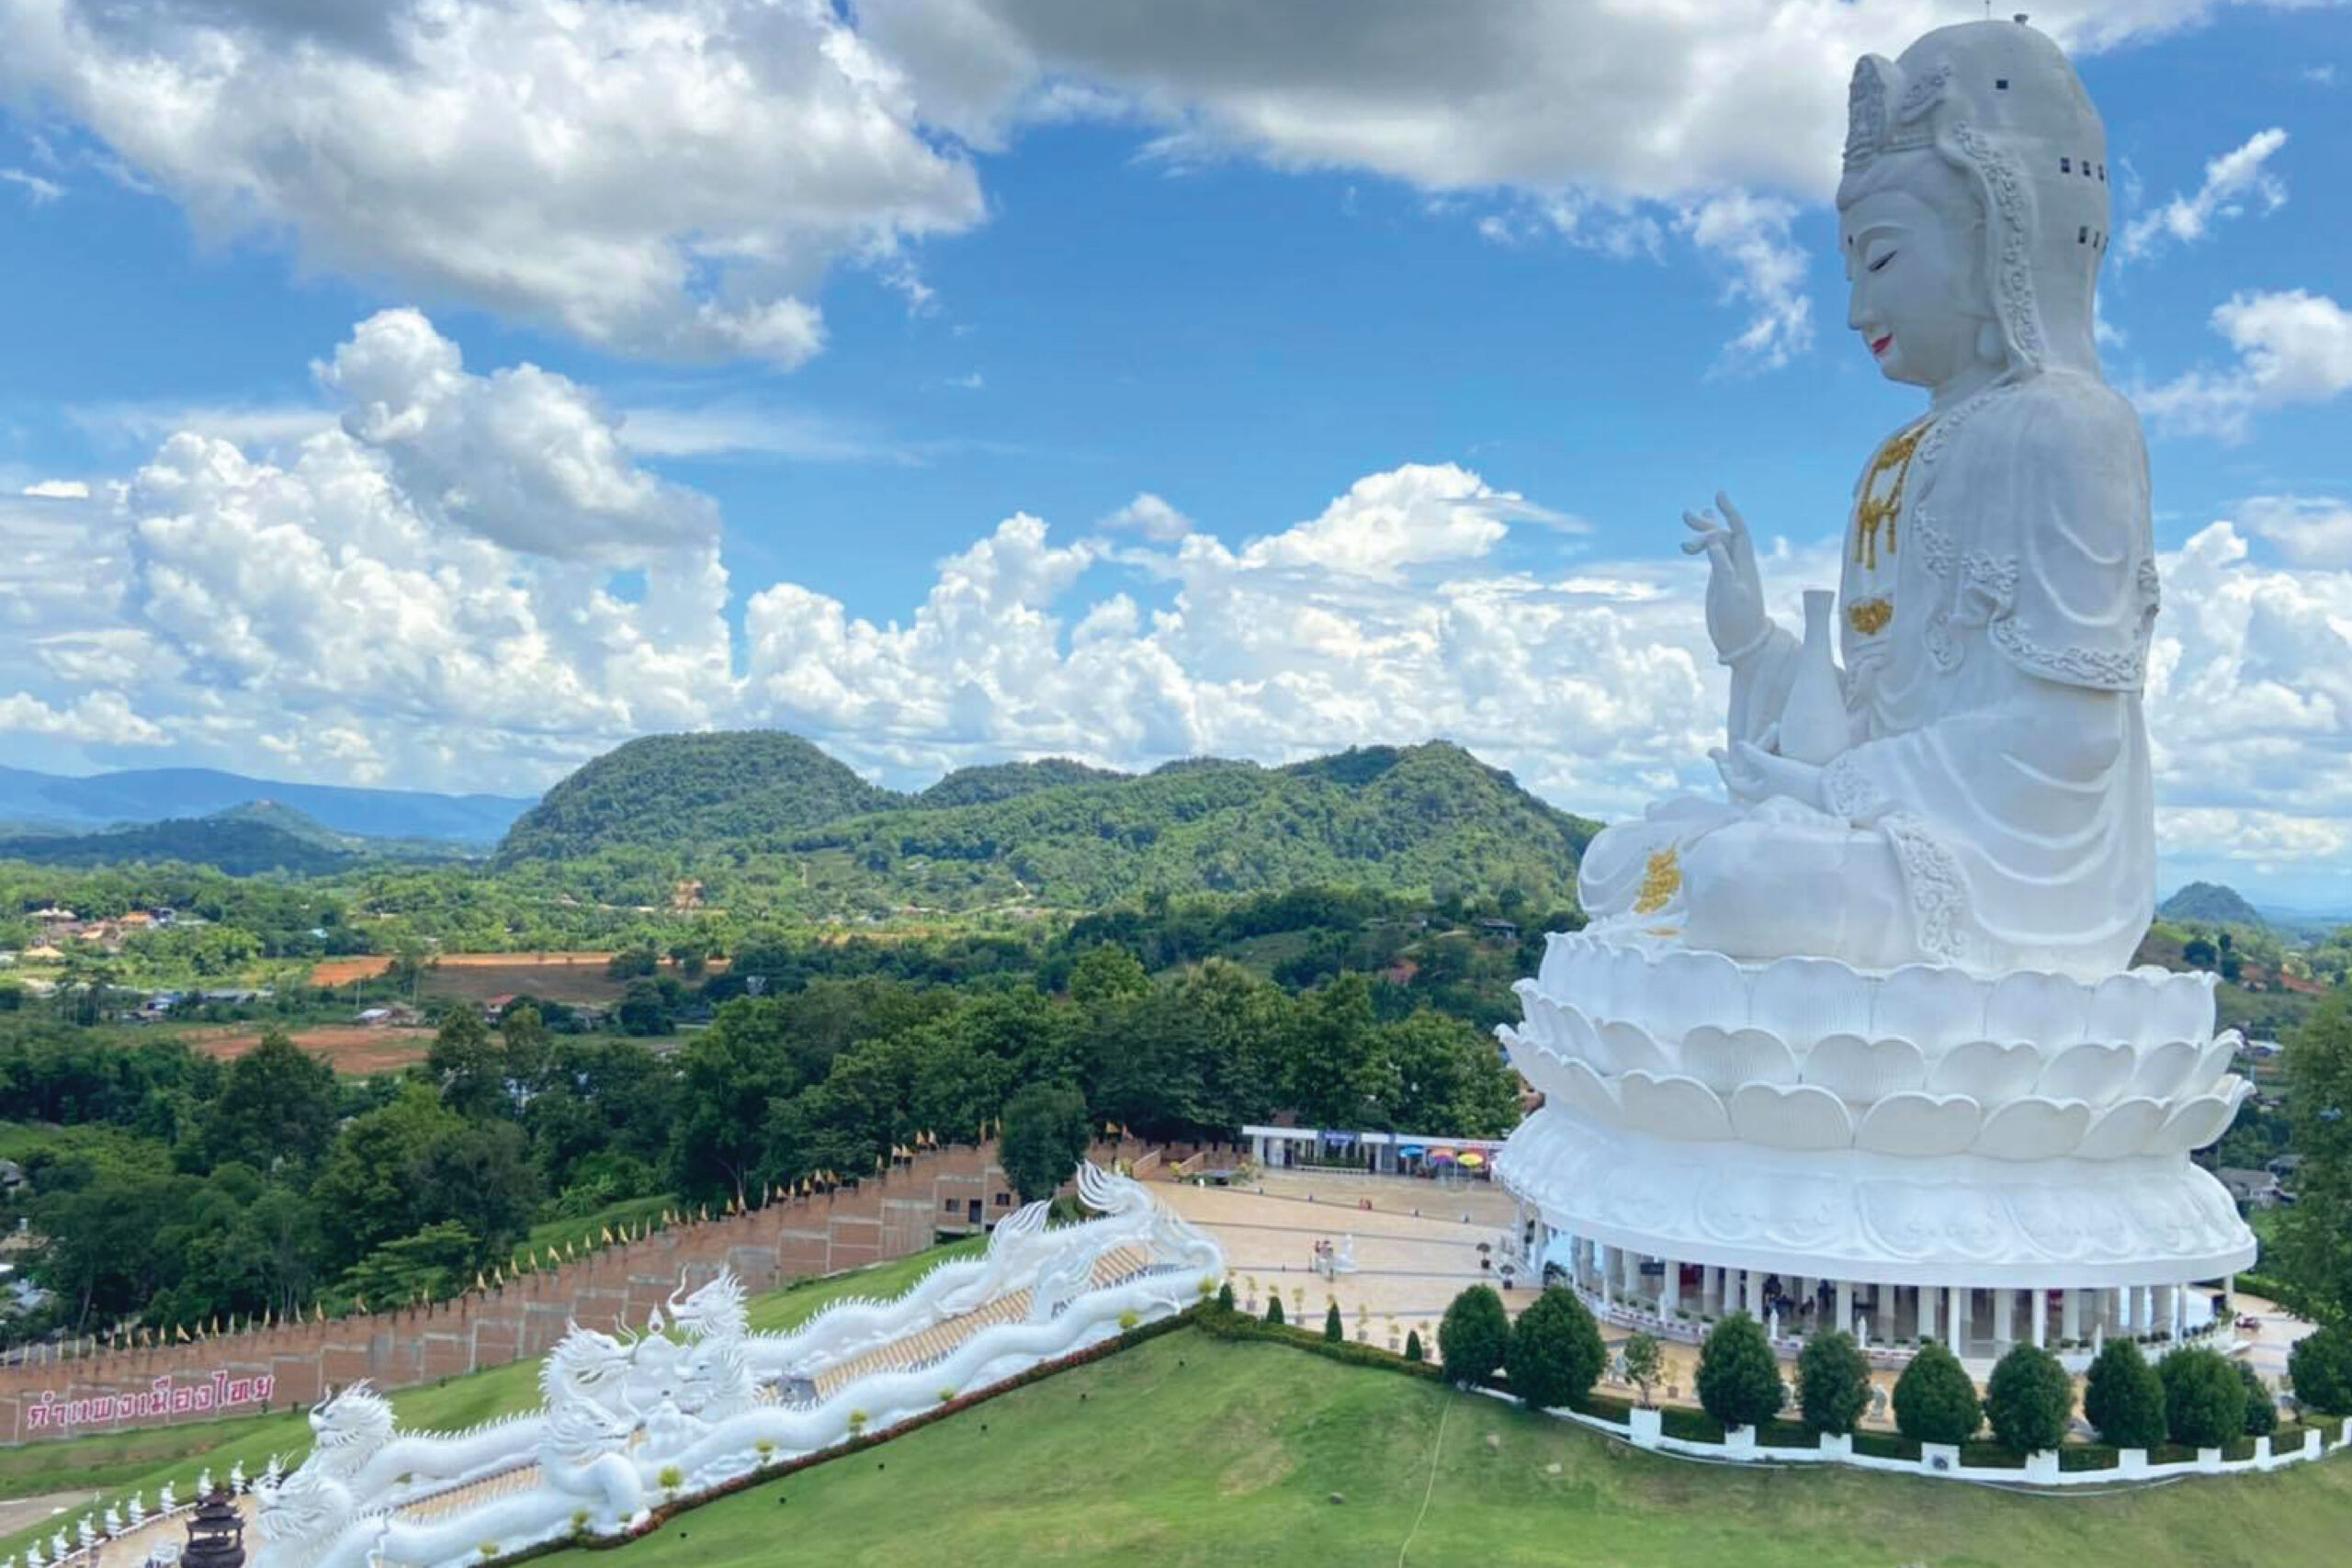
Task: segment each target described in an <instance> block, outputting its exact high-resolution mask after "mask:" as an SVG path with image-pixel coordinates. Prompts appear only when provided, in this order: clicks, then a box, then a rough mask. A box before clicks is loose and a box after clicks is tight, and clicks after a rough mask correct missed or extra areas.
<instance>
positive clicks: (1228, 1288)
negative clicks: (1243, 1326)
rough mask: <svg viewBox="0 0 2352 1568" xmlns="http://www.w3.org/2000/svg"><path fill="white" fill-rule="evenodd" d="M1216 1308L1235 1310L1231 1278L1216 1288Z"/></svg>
mask: <svg viewBox="0 0 2352 1568" xmlns="http://www.w3.org/2000/svg"><path fill="white" fill-rule="evenodd" d="M1216 1310H1217V1311H1219V1312H1231V1311H1232V1310H1233V1281H1232V1280H1227V1281H1226V1282H1225V1283H1224V1284H1222V1285H1219V1286H1218V1287H1217V1288H1216Z"/></svg>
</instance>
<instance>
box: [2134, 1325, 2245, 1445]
mask: <svg viewBox="0 0 2352 1568" xmlns="http://www.w3.org/2000/svg"><path fill="white" fill-rule="evenodd" d="M2156 1376H2157V1377H2158V1378H2160V1379H2162V1380H2163V1382H2164V1385H2165V1431H2166V1432H2167V1433H2169V1434H2170V1435H2171V1437H2172V1440H2173V1441H2174V1442H2176V1443H2178V1444H2180V1445H2182V1446H2183V1447H2185V1448H2192V1449H2218V1448H2220V1447H2221V1446H2222V1444H2223V1443H2226V1442H2228V1441H2230V1440H2231V1439H2232V1438H2237V1437H2242V1436H2244V1435H2245V1384H2244V1383H2242V1382H2239V1381H2238V1373H2237V1369H2236V1368H2235V1367H2233V1366H2231V1365H2230V1363H2229V1360H2228V1359H2227V1358H2226V1357H2224V1356H2223V1355H2222V1353H2221V1352H2220V1351H2219V1350H2214V1349H2210V1348H2206V1347H2204V1346H2201V1345H2184V1346H2182V1347H2181V1348H2179V1349H2177V1350H2175V1351H2173V1352H2172V1353H2171V1354H2170V1355H2168V1356H2166V1357H2165V1359H2163V1360H2161V1361H2158V1362H2157V1363H2156Z"/></svg>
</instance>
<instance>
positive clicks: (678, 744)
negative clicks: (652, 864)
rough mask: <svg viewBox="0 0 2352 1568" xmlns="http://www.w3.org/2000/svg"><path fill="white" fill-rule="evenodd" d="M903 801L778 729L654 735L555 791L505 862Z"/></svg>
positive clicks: (503, 848) (743, 836)
mask: <svg viewBox="0 0 2352 1568" xmlns="http://www.w3.org/2000/svg"><path fill="white" fill-rule="evenodd" d="M898 804H899V796H898V795H893V794H891V793H890V792H889V791H888V790H885V789H877V788H876V787H875V786H874V785H872V784H867V783H866V782H865V780H864V779H861V778H859V777H858V776H857V775H856V774H855V773H852V772H851V771H850V770H849V769H848V768H847V767H845V766H844V765H842V763H840V762H837V761H834V760H833V759H832V758H831V757H829V756H827V755H826V754H825V753H824V752H823V751H822V750H819V749H818V748H817V747H815V746H813V745H811V744H809V742H808V741H806V740H803V739H800V737H798V736H797V735H787V734H786V733H785V732H784V731H782V730H779V729H749V730H737V731H721V732H718V733H714V734H707V735H648V736H643V737H640V738H639V739H635V740H632V741H630V742H629V743H628V745H626V746H623V747H621V748H620V749H619V750H614V751H608V752H606V753H605V755H604V756H602V757H599V758H597V759H596V760H595V761H593V762H590V763H589V764H588V765H587V766H585V767H583V768H582V769H581V770H580V771H579V772H577V773H573V774H571V776H570V777H569V778H567V779H565V780H564V781H563V782H562V783H561V784H557V785H556V786H555V787H554V788H553V789H551V790H549V791H548V793H547V795H546V797H545V798H544V799H542V800H541V801H540V802H539V803H538V804H537V806H534V807H531V809H530V810H528V811H526V812H525V813H524V814H523V816H522V818H520V819H519V820H518V821H516V822H515V826H514V827H513V828H511V829H508V830H507V834H506V839H505V841H504V842H503V843H502V844H501V845H500V846H499V850H498V861H499V863H500V864H501V865H511V864H514V863H516V862H518V861H529V860H567V859H571V858H573V857H575V856H580V855H587V854H593V853H594V852H598V851H603V850H612V849H617V848H621V847H624V846H628V845H646V846H650V847H660V846H673V845H676V846H694V845H700V844H712V843H718V842H722V841H726V840H753V839H763V838H767V837H771V836H774V835H775V834H779V833H789V832H793V831H796V830H797V829H803V828H810V827H814V826H816V825H818V824H819V823H822V822H831V821H837V820H839V819H840V818H844V817H851V816H855V815H858V814H860V813H863V812H868V811H880V810H887V809H888V808H890V807H894V806H896V805H898Z"/></svg>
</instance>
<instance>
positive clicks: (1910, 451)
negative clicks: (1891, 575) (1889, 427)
mask: <svg viewBox="0 0 2352 1568" xmlns="http://www.w3.org/2000/svg"><path fill="white" fill-rule="evenodd" d="M1926 434H1928V421H1926V420H1921V421H1920V422H1919V423H1917V424H1915V425H1913V426H1912V427H1911V428H1910V429H1908V430H1906V431H1904V432H1903V433H1902V434H1898V435H1896V436H1894V438H1892V439H1891V440H1889V441H1888V442H1887V444H1886V445H1885V446H1882V447H1880V448H1879V449H1878V456H1877V457H1873V458H1871V471H1870V472H1869V473H1868V474H1867V475H1865V476H1864V477H1863V479H1862V495H1861V499H1860V501H1859V502H1856V503H1855V506H1854V558H1855V559H1856V560H1858V561H1860V562H1861V563H1862V564H1863V565H1864V566H1866V567H1869V568H1870V569H1871V570H1873V571H1875V570H1878V536H1879V530H1880V529H1881V528H1884V529H1885V530H1886V553H1887V554H1888V555H1893V554H1894V520H1895V518H1896V517H1898V516H1899V515H1901V514H1902V512H1903V485H1904V481H1905V480H1906V479H1909V478H1910V477H1911V458H1912V457H1913V456H1914V455H1915V454H1916V453H1917V451H1918V450H1919V442H1920V440H1921V438H1922V437H1924V436H1925V435H1926ZM1882 480H1883V481H1885V482H1884V483H1883V484H1882V483H1881V482H1880V481H1882Z"/></svg>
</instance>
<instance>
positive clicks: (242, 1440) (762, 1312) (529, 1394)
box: [0, 1222, 982, 1558]
mask: <svg viewBox="0 0 2352 1568" xmlns="http://www.w3.org/2000/svg"><path fill="white" fill-rule="evenodd" d="M575 1223H576V1222H575ZM981 1245H982V1244H981V1243H980V1242H979V1241H978V1239H974V1240H971V1241H965V1242H957V1243H956V1244H954V1245H953V1246H950V1247H934V1248H933V1249H931V1250H930V1251H928V1252H921V1253H917V1254H916V1255H915V1256H913V1257H911V1258H899V1259H898V1260H897V1261H895V1262H891V1263H883V1264H877V1265H876V1266H875V1267H874V1268H872V1269H859V1270H858V1271H856V1272H855V1273H851V1274H837V1275H834V1276H831V1278H828V1279H823V1280H805V1281H803V1282H801V1283H799V1284H797V1285H789V1286H786V1288H785V1289H783V1290H781V1291H772V1292H768V1293H766V1294H764V1295H760V1296H754V1297H753V1298H752V1303H751V1306H752V1312H751V1316H752V1327H753V1328H755V1329H759V1330H762V1331H763V1332H775V1331H778V1330H782V1329H786V1328H790V1327H793V1326H794V1325H797V1324H798V1323H800V1322H801V1321H802V1320H803V1319H804V1318H806V1317H808V1316H809V1314H812V1313H814V1312H816V1311H818V1310H819V1309H820V1308H821V1307H823V1306H825V1305H826V1304H827V1303H831V1302H832V1301H835V1300H838V1299H839V1298H841V1297H842V1296H853V1295H868V1296H892V1295H896V1294H898V1293H899V1292H902V1291H904V1290H905V1289H906V1288H907V1287H908V1286H909V1285H911V1284H913V1283H914V1281H915V1280H916V1278H917V1277H918V1276H920V1275H921V1274H922V1272H923V1271H924V1270H926V1269H930V1268H932V1267H933V1265H935V1264H937V1263H938V1262H940V1261H941V1260H942V1259H943V1258H952V1257H959V1256H963V1255H965V1254H967V1253H971V1252H974V1251H977V1250H978V1247H980V1246H981ZM537 1376H538V1364H537V1362H536V1361H532V1362H522V1363H518V1364H516V1365H515V1366H511V1367H499V1368H496V1369H494V1370H492V1371H486V1372H477V1373H475V1374H474V1375H473V1376H471V1377H463V1378H453V1379H451V1380H449V1381H448V1382H445V1383H440V1384H436V1385H435V1386H433V1387H430V1388H413V1389H404V1390H402V1391H401V1392H399V1393H394V1394H393V1395H392V1396H391V1400H392V1408H393V1409H394V1410H396V1411H397V1412H398V1413H399V1415H400V1419H401V1426H402V1427H420V1428H424V1429H426V1430H443V1431H447V1430H448V1429H450V1428H453V1427H470V1426H472V1425H473V1424H474V1423H475V1422H477V1421H484V1420H488V1419H489V1418H490V1417H492V1416H503V1415H507V1414H509V1413H511V1412H513V1411H516V1410H525V1409H528V1408H529V1407H530V1406H531V1405H532V1404H534V1403H536V1401H537V1397H538V1385H537ZM310 1440H311V1429H310V1427H309V1424H308V1422H307V1420H306V1419H305V1417H303V1416H301V1415H300V1414H288V1415H278V1416H246V1417H243V1418H242V1419H238V1420H232V1421H212V1422H207V1423H204V1424H202V1425H199V1426H186V1427H153V1428H149V1429H146V1430H141V1431H129V1432H107V1433H102V1434H100V1435H98V1436H96V1437H88V1438H74V1439H73V1440H72V1441H70V1442H64V1443H45V1444H31V1445H28V1446H25V1447H21V1448H13V1449H0V1497H18V1496H28V1495H36V1494H45V1493H51V1492H70V1491H87V1492H93V1493H96V1492H100V1491H102V1492H103V1493H104V1494H105V1496H104V1497H103V1498H101V1499H100V1504H101V1506H103V1503H104V1502H105V1501H108V1500H112V1499H114V1498H118V1497H128V1496H129V1495H130V1494H131V1493H132V1492H133V1491H135V1490H136V1491H144V1492H145V1493H146V1494H147V1501H148V1503H149V1505H150V1506H153V1503H154V1501H155V1493H156V1489H157V1488H158V1487H159V1486H161V1485H162V1484H163V1483H164V1482H166V1481H170V1482H173V1483H175V1484H176V1486H177V1487H178V1490H179V1494H180V1495H181V1496H183V1497H185V1496H187V1495H189V1494H190V1491H191V1489H192V1486H193V1483H194V1482H195V1480H196V1475H197V1472H198V1471H199V1470H201V1469H203V1468H204V1467H205V1466H207V1465H209V1466H211V1467H212V1469H213V1471H214V1472H217V1473H219V1474H220V1475H224V1476H225V1475H226V1474H228V1472H229V1466H230V1465H231V1464H232V1463H234V1462H235V1461H238V1460H243V1461H244V1464H245V1470H246V1472H247V1473H249V1474H259V1473H260V1471H261V1467H262V1465H263V1464H264V1463H265V1462H266V1461H267V1460H268V1458H269V1456H270V1455H271V1454H272V1453H273V1452H277V1453H285V1454H287V1455H288V1462H289V1463H291V1462H292V1461H293V1458H294V1457H295V1456H298V1455H299V1454H300V1453H301V1452H302V1451H304V1450H307V1449H308V1448H309V1447H310ZM78 1517H80V1511H79V1510H78V1509H77V1510H76V1511H75V1512H74V1514H72V1515H70V1516H69V1517H67V1518H66V1519H64V1520H62V1521H61V1522H62V1523H64V1524H65V1525H66V1526H67V1528H68V1529H71V1528H72V1521H73V1519H74V1518H78ZM56 1528H57V1526H56V1525H55V1524H51V1525H50V1526H48V1527H46V1528H44V1529H41V1530H40V1535H42V1536H43V1537H46V1536H47V1534H48V1533H49V1531H50V1530H51V1529H56ZM33 1537H34V1532H32V1531H29V1530H28V1531H24V1532H20V1533H18V1534H17V1535H12V1536H0V1558H6V1557H7V1556H8V1555H9V1554H11V1553H13V1552H17V1551H21V1550H23V1548H24V1547H25V1545H26V1544H27V1543H28V1542H29V1541H30V1540H32V1539H33Z"/></svg>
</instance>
